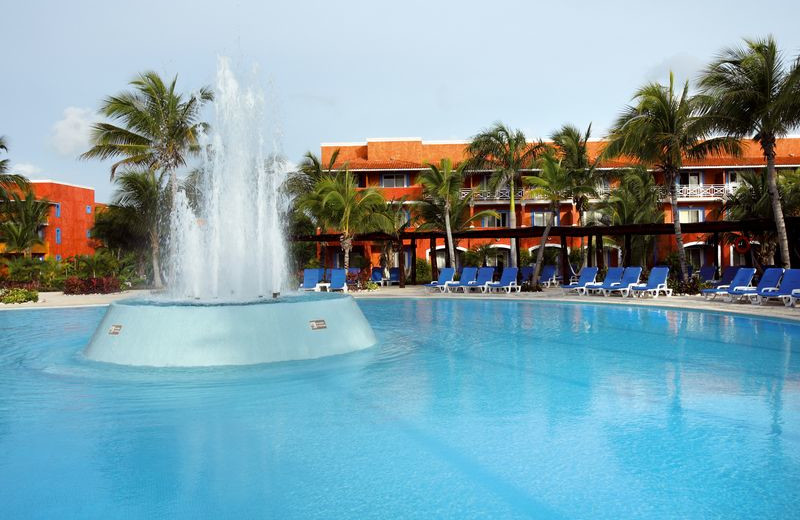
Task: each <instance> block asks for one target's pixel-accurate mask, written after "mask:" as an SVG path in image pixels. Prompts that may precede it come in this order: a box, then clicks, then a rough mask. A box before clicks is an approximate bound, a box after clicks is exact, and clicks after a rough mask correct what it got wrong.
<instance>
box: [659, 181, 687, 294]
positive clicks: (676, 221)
mask: <svg viewBox="0 0 800 520" xmlns="http://www.w3.org/2000/svg"><path fill="white" fill-rule="evenodd" d="M664 176H665V177H666V179H665V180H666V181H667V190H668V193H669V204H670V206H672V224H673V226H675V242H676V243H677V245H678V260H679V261H680V264H681V280H682V281H684V282H685V281H686V279H687V278H688V271H687V270H686V251H684V249H683V231H682V230H681V218H680V211H678V194H677V192H676V190H675V174H674V173H672V172H669V173H666V172H665V175H664Z"/></svg>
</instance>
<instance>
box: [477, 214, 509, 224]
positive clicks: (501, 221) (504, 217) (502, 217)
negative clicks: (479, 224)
mask: <svg viewBox="0 0 800 520" xmlns="http://www.w3.org/2000/svg"><path fill="white" fill-rule="evenodd" d="M497 214H498V215H499V216H500V218H496V217H483V227H508V211H498V212H497Z"/></svg>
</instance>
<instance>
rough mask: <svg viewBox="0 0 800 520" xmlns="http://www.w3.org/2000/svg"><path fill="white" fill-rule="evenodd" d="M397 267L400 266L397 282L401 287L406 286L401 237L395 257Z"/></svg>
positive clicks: (404, 258)
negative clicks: (398, 252) (398, 250)
mask: <svg viewBox="0 0 800 520" xmlns="http://www.w3.org/2000/svg"><path fill="white" fill-rule="evenodd" d="M397 263H398V264H399V265H398V267H399V268H400V276H399V277H398V278H399V279H400V283H399V284H398V285H399V286H400V288H401V289H403V288H404V287H405V286H406V250H405V247H403V239H402V238H401V239H400V254H399V255H398V257H397Z"/></svg>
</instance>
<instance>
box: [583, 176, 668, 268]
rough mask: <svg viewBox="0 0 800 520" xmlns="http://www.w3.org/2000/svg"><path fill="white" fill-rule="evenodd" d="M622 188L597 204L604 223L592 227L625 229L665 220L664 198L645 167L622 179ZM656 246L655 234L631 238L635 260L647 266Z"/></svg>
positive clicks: (617, 188) (618, 187)
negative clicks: (650, 251)
mask: <svg viewBox="0 0 800 520" xmlns="http://www.w3.org/2000/svg"><path fill="white" fill-rule="evenodd" d="M619 178H620V183H619V186H617V187H616V188H614V189H613V190H612V191H611V192H610V193H609V194H608V195H606V196H605V197H604V198H603V200H602V201H601V202H600V203H598V204H597V205H596V209H597V210H598V211H599V212H600V213H601V214H602V217H601V219H600V222H591V223H590V224H592V225H612V226H621V225H624V224H653V223H655V222H658V221H660V220H661V221H663V220H664V210H663V209H661V195H660V193H659V190H658V185H657V184H656V182H655V179H654V178H653V176H652V175H651V174H650V172H648V171H647V169H646V168H644V167H638V168H631V169H630V170H626V171H624V172H622V174H621V175H620V176H619ZM652 244H653V236H652V235H634V236H633V237H631V249H632V251H631V252H630V253H631V255H630V256H631V258H632V259H636V260H633V261H634V262H638V263H639V264H640V265H644V264H645V263H646V259H647V251H648V250H649V249H650V248H651V246H652Z"/></svg>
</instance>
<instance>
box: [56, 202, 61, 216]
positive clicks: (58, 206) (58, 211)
mask: <svg viewBox="0 0 800 520" xmlns="http://www.w3.org/2000/svg"><path fill="white" fill-rule="evenodd" d="M56 217H61V204H60V203H58V202H57V203H56Z"/></svg>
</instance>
